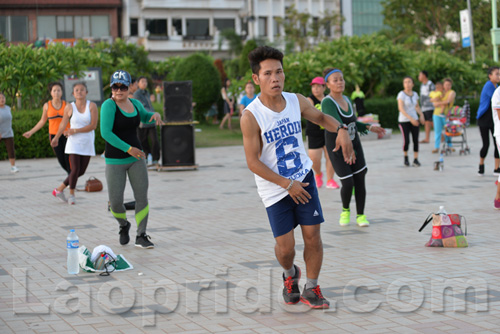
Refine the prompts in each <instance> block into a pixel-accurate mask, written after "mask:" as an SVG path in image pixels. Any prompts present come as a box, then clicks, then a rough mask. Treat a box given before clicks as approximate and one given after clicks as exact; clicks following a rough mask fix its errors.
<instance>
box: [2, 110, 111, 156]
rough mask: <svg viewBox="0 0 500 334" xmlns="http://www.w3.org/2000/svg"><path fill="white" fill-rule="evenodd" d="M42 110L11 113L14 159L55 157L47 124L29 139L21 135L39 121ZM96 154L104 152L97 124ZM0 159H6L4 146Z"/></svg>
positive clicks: (3, 146)
mask: <svg viewBox="0 0 500 334" xmlns="http://www.w3.org/2000/svg"><path fill="white" fill-rule="evenodd" d="M41 116H42V110H41V109H40V110H22V111H12V130H13V131H14V147H15V149H16V159H33V158H47V157H55V155H54V151H53V150H52V147H51V146H50V142H49V126H48V122H47V123H46V124H45V126H44V127H43V128H42V129H40V130H39V131H38V132H37V133H35V134H34V135H33V136H31V138H29V139H26V138H24V137H23V133H25V132H26V131H28V130H30V129H31V128H32V127H33V126H35V124H36V123H37V122H38V121H39V120H40V117H41ZM95 149H96V154H101V153H102V152H103V151H104V140H103V139H102V137H101V131H100V124H99V122H98V123H97V128H96V130H95ZM0 159H1V160H4V159H7V150H6V149H5V145H3V144H2V145H0Z"/></svg>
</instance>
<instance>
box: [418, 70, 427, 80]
mask: <svg viewBox="0 0 500 334" xmlns="http://www.w3.org/2000/svg"><path fill="white" fill-rule="evenodd" d="M420 73H422V74H423V75H425V77H426V78H428V77H429V73H428V72H427V71H425V70H422V71H420Z"/></svg>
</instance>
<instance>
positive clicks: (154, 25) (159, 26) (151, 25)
mask: <svg viewBox="0 0 500 334" xmlns="http://www.w3.org/2000/svg"><path fill="white" fill-rule="evenodd" d="M146 30H147V31H149V36H148V39H168V31H167V20H166V19H149V20H146Z"/></svg>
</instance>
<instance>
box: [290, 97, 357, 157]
mask: <svg viewBox="0 0 500 334" xmlns="http://www.w3.org/2000/svg"><path fill="white" fill-rule="evenodd" d="M297 98H298V99H299V104H300V111H301V113H302V117H304V118H305V119H307V120H308V121H311V122H313V123H315V124H318V125H320V126H322V127H324V128H325V129H326V130H327V131H329V132H334V133H336V132H337V129H338V127H339V125H340V123H339V121H337V120H336V119H335V118H333V117H332V116H330V115H327V114H325V113H322V112H321V111H319V110H318V109H316V108H315V107H313V106H312V105H311V103H310V102H309V101H307V99H306V98H305V97H304V96H303V95H301V94H297ZM341 147H342V154H343V155H344V161H345V162H346V163H348V164H350V165H351V164H353V163H354V162H355V161H356V155H355V154H354V149H353V148H352V141H351V138H349V133H348V132H347V130H340V132H339V133H338V134H337V141H336V142H335V148H334V149H333V151H334V152H335V151H338V150H339V149H340V148H341Z"/></svg>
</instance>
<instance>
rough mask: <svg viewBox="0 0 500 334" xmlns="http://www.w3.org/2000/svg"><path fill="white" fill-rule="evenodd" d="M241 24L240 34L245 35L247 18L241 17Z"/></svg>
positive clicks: (246, 33) (246, 32)
mask: <svg viewBox="0 0 500 334" xmlns="http://www.w3.org/2000/svg"><path fill="white" fill-rule="evenodd" d="M240 25H241V36H247V35H248V18H246V17H242V18H241V21H240Z"/></svg>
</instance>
